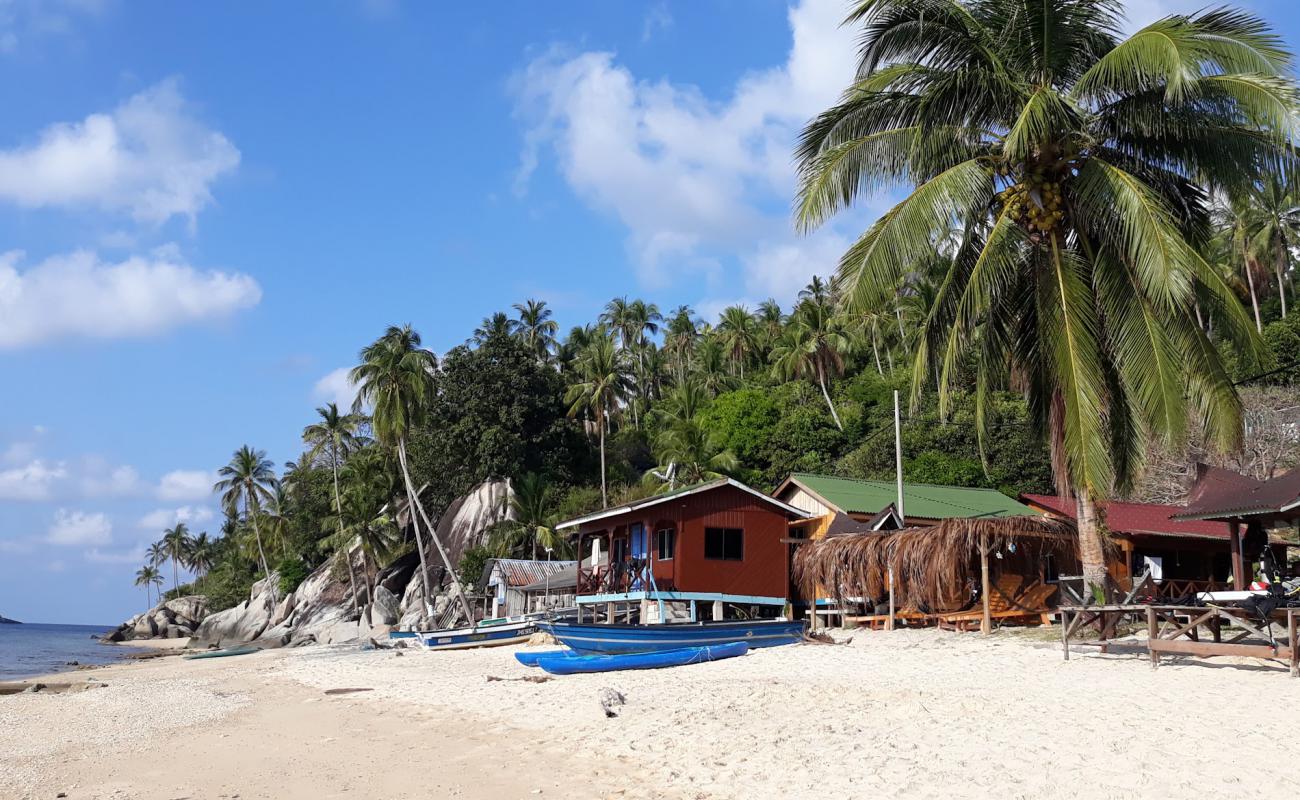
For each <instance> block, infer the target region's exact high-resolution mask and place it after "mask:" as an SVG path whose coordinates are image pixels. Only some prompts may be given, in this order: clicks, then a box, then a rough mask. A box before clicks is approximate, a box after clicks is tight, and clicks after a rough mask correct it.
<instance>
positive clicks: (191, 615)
mask: <svg viewBox="0 0 1300 800" xmlns="http://www.w3.org/2000/svg"><path fill="white" fill-rule="evenodd" d="M207 616H208V598H206V597H204V596H203V595H201V594H195V595H189V596H187V597H177V598H175V599H172V600H164V601H163V602H161V603H159V604H158V605H156V606H154V607H153V608H151V609H149V610H148V611H146V612H144V613H143V614H137V615H136V616H134V617H131V618H130V619H129V620H127V621H126V622H124V623H122V624H121V625H119V626H117V627H116V628H114V629H113V630H111V631H109V632H108V633H106V634H104V636H103V637H102V641H105V642H125V641H130V640H132V639H180V638H184V637H186V636H192V635H194V631H195V630H196V629H197V628H198V627H199V624H200V623H201V622H202V621H203V620H204V618H205V617H207Z"/></svg>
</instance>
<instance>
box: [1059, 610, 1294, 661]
mask: <svg viewBox="0 0 1300 800" xmlns="http://www.w3.org/2000/svg"><path fill="white" fill-rule="evenodd" d="M1059 612H1060V615H1061V644H1062V646H1063V647H1064V650H1065V658H1066V660H1067V661H1068V660H1069V658H1070V637H1071V636H1073V635H1074V634H1075V633H1076V632H1077V631H1078V630H1079V629H1080V628H1082V627H1084V626H1086V625H1090V624H1093V623H1098V624H1099V625H1100V626H1101V632H1102V637H1101V640H1100V641H1097V642H1076V644H1088V645H1092V646H1099V647H1101V648H1102V650H1103V652H1104V651H1105V650H1106V649H1107V648H1108V647H1109V646H1111V645H1114V644H1117V643H1116V642H1111V641H1108V639H1109V637H1110V635H1111V634H1113V633H1114V630H1115V625H1116V624H1117V623H1118V622H1119V620H1120V619H1122V618H1123V617H1124V616H1126V615H1135V616H1145V617H1146V622H1147V640H1146V642H1145V643H1142V642H1133V643H1132V646H1136V647H1143V646H1144V647H1145V648H1146V649H1147V652H1148V653H1149V655H1150V657H1151V668H1152V669H1156V668H1157V667H1159V666H1160V658H1161V656H1162V655H1163V654H1169V655H1190V656H1201V657H1207V658H1208V657H1211V656H1251V657H1253V658H1268V659H1274V660H1277V661H1282V662H1283V663H1285V664H1287V666H1288V667H1289V668H1290V670H1291V677H1293V678H1294V677H1297V676H1300V647H1298V646H1297V636H1296V633H1297V624H1298V623H1300V608H1279V609H1277V610H1276V611H1274V612H1273V613H1272V614H1270V615H1269V622H1270V623H1277V624H1278V625H1279V626H1280V627H1281V631H1279V632H1278V633H1273V631H1272V626H1268V625H1264V624H1261V623H1260V622H1259V620H1258V618H1257V617H1256V615H1254V614H1252V613H1251V612H1249V611H1246V610H1245V609H1241V608H1225V607H1201V606H1169V605H1140V606H1139V605H1116V606H1063V607H1062V608H1060V609H1059ZM1228 626H1236V627H1238V628H1241V629H1242V630H1241V631H1240V632H1238V633H1234V634H1233V636H1232V638H1230V639H1228V640H1226V641H1225V640H1224V638H1223V632H1224V628H1226V627H1228ZM1203 631H1204V632H1205V633H1208V641H1207V640H1206V639H1205V638H1203V637H1202V632H1203Z"/></svg>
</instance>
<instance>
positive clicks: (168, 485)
mask: <svg viewBox="0 0 1300 800" xmlns="http://www.w3.org/2000/svg"><path fill="white" fill-rule="evenodd" d="M217 480H218V477H217V474H216V473H215V472H208V471H206V470H201V469H177V470H172V471H171V472H169V473H167V474H166V475H164V476H162V479H161V480H160V481H158V492H157V494H158V499H160V500H180V501H184V500H204V499H206V498H208V497H211V496H212V484H214V483H216V482H217Z"/></svg>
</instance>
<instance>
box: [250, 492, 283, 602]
mask: <svg viewBox="0 0 1300 800" xmlns="http://www.w3.org/2000/svg"><path fill="white" fill-rule="evenodd" d="M244 513H245V514H247V515H248V516H249V517H251V518H252V520H253V536H254V537H255V538H256V539H257V555H258V556H260V557H261V559H262V574H263V575H264V576H266V577H267V578H270V577H271V568H270V567H269V566H267V564H266V551H265V550H263V549H262V532H261V531H260V530H259V529H258V527H257V504H256V503H252V504H250V503H249V502H248V501H247V500H245V501H244ZM275 599H276V598H275V584H271V600H272V602H274V601H275Z"/></svg>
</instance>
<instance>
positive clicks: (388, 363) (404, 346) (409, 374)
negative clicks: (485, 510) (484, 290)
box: [349, 315, 504, 623]
mask: <svg viewBox="0 0 1300 800" xmlns="http://www.w3.org/2000/svg"><path fill="white" fill-rule="evenodd" d="M502 316H504V315H502ZM420 345H421V340H420V334H418V333H416V332H415V330H414V329H412V328H411V326H410V325H404V326H401V327H397V326H392V327H390V328H389V329H388V330H387V331H386V332H385V333H384V335H383V336H381V337H379V339H377V340H375V341H374V342H373V343H372V344H370V345H367V346H366V348H365V349H363V350H362V351H361V364H359V365H358V366H356V367H354V368H353V369H352V372H351V373H349V376H350V378H351V380H352V384H353V385H354V386H356V387H357V399H356V402H355V403H354V404H353V407H352V410H353V412H354V413H358V412H360V410H361V408H362V405H363V404H365V403H368V404H369V405H370V407H371V408H372V409H373V411H372V413H371V427H372V429H373V430H374V433H375V437H376V438H377V439H378V440H379V441H380V442H381V443H382V444H384V445H386V446H388V447H390V448H392V449H394V450H396V451H397V463H398V466H399V467H400V468H401V472H402V482H403V484H404V486H405V489H406V500H407V505H408V507H409V508H411V509H412V512H411V515H410V517H411V524H412V526H413V527H414V528H415V546H416V549H417V551H418V552H419V554H420V581H421V586H422V588H423V590H424V602H425V609H426V613H429V614H432V613H433V593H432V591H430V588H429V566H428V564H427V563H426V561H425V555H424V537H423V536H422V535H421V533H420V523H421V522H423V523H424V526H425V528H426V529H427V530H428V532H429V536H430V538H432V539H433V543H434V546H435V547H436V548H437V550H438V555H439V556H440V557H441V559H442V563H443V566H444V567H445V568H446V569H447V573H448V574H450V575H454V574H456V572H455V570H454V569H453V568H452V565H451V560H450V559H449V558H448V557H447V551H446V550H444V549H443V547H442V542H440V541H438V536H437V534H436V533H435V532H434V529H433V524H432V523H430V522H429V518H428V516H427V515H426V514H425V512H424V506H423V505H422V504H421V503H420V499H419V495H418V492H417V491H416V489H415V485H414V484H413V483H412V482H411V471H410V467H409V465H408V463H407V458H406V441H407V437H408V436H409V435H410V432H411V428H412V427H413V426H415V425H419V424H420V423H422V422H423V421H424V420H425V419H426V418H427V417H428V413H429V406H430V404H431V403H432V401H433V397H434V391H435V383H434V374H435V370H437V367H438V359H437V357H436V356H434V354H433V353H431V352H429V351H428V350H425V349H424V348H423V347H421V346H420ZM461 604H462V606H463V608H464V611H465V615H466V617H467V619H468V620H469V621H470V622H471V623H472V622H473V620H474V614H473V611H472V610H471V609H470V608H469V603H468V601H466V600H465V598H464V595H461Z"/></svg>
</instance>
